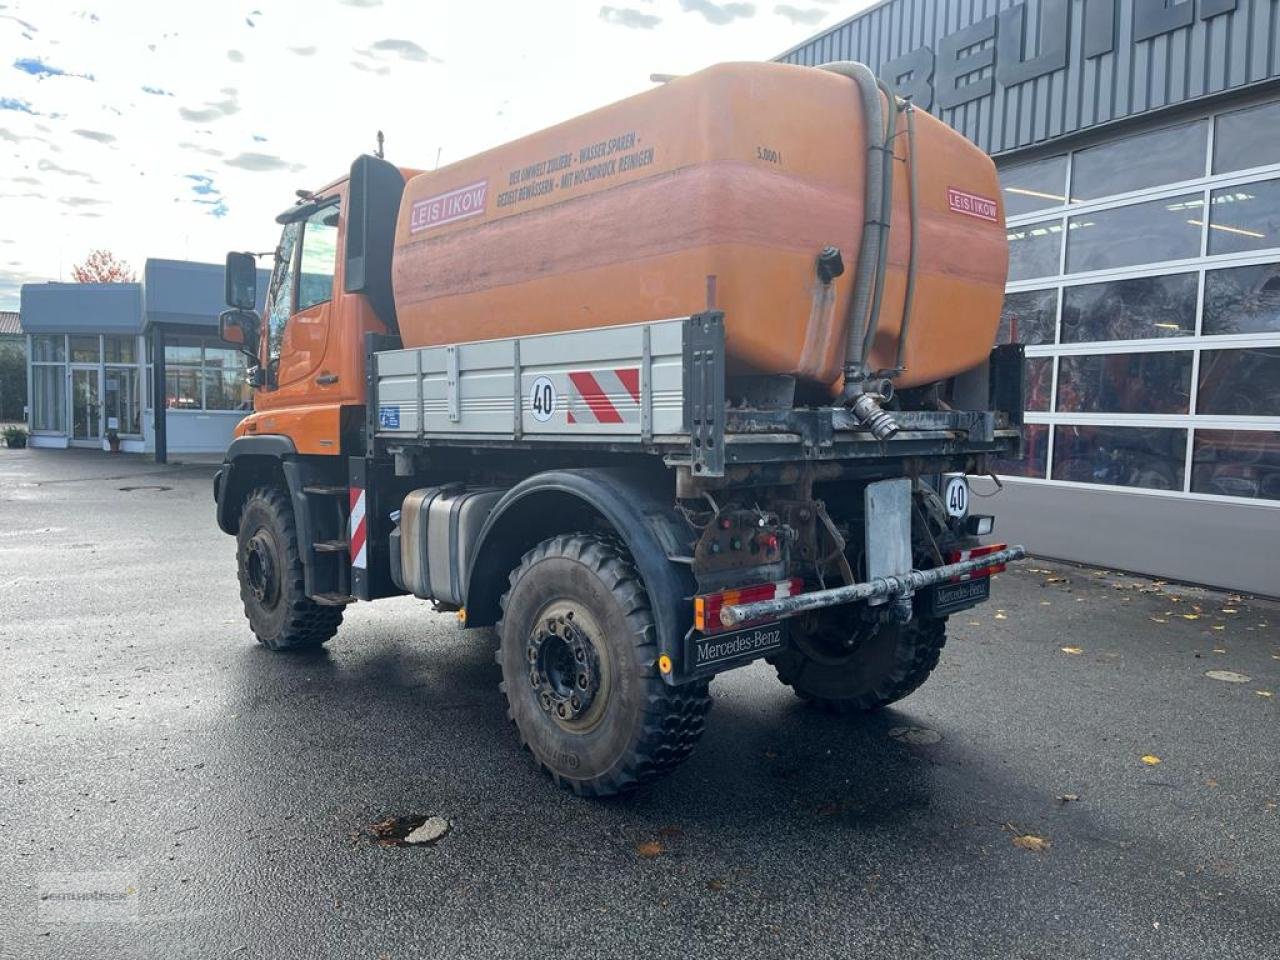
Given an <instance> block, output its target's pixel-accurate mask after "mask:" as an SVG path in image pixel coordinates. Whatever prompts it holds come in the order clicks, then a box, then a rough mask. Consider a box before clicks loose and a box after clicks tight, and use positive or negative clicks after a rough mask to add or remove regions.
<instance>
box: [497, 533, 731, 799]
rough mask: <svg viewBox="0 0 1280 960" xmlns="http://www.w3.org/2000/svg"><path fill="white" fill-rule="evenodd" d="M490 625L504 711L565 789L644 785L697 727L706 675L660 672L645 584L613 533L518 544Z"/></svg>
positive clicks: (679, 757)
mask: <svg viewBox="0 0 1280 960" xmlns="http://www.w3.org/2000/svg"><path fill="white" fill-rule="evenodd" d="M498 635H499V638H500V646H499V649H498V654H497V661H498V663H499V664H500V665H501V667H502V690H503V692H504V693H505V694H506V697H507V705H508V711H507V715H508V717H509V718H510V719H511V720H512V722H513V723H514V724H515V726H516V730H517V732H518V734H519V737H520V742H521V743H522V744H523V745H524V746H525V747H526V748H528V750H529V751H530V752H531V753H532V754H533V757H534V759H535V761H536V762H537V763H538V765H539V766H541V767H542V768H543V769H544V770H545V771H546V772H547V773H549V774H550V775H551V777H552V778H553V779H554V780H555V781H556V783H558V784H560V785H561V786H563V787H566V788H567V789H570V790H572V791H573V792H574V793H577V794H582V795H588V796H607V795H610V794H615V793H621V792H624V791H627V790H631V789H634V788H636V787H639V786H641V785H643V784H646V783H648V782H650V781H652V780H654V779H656V778H657V777H659V776H661V775H662V774H664V773H666V772H667V771H668V770H671V769H672V768H673V767H675V766H676V765H677V764H679V763H681V762H682V761H683V760H684V759H685V758H686V757H688V756H689V754H690V752H692V750H693V746H694V744H695V743H696V742H697V740H698V738H699V737H700V736H701V735H702V730H703V725H704V722H705V717H706V713H707V710H708V709H709V708H710V706H711V699H710V697H708V696H707V684H706V682H705V681H702V682H697V683H692V684H686V685H684V686H681V687H671V686H668V685H667V684H666V683H664V682H663V680H662V677H661V676H660V675H659V673H658V669H657V665H656V661H657V657H658V646H657V631H656V627H655V626H654V621H653V614H652V612H651V610H650V606H649V595H648V592H647V591H646V590H645V587H644V584H643V583H642V582H641V580H640V576H639V574H638V573H637V572H636V570H635V567H634V566H633V565H632V563H631V559H630V557H629V555H628V554H627V552H626V551H625V549H623V548H622V547H621V546H620V545H618V544H617V543H615V542H614V541H612V540H607V539H605V538H603V537H598V536H594V535H590V534H571V535H564V536H558V537H552V538H551V539H549V540H544V541H543V542H542V543H540V544H538V546H536V547H534V548H533V549H532V550H530V551H529V552H528V553H527V554H525V556H524V558H523V560H522V561H521V563H520V566H519V568H517V569H516V571H515V572H514V573H512V575H511V589H510V590H509V591H508V592H507V594H506V596H504V597H503V599H502V620H501V622H500V623H499V624H498Z"/></svg>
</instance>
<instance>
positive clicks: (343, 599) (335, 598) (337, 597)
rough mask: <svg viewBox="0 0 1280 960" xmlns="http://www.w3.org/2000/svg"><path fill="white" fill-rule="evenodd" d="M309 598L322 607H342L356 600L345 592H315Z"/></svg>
mask: <svg viewBox="0 0 1280 960" xmlns="http://www.w3.org/2000/svg"><path fill="white" fill-rule="evenodd" d="M311 599H312V600H314V601H315V602H316V603H318V604H319V605H320V606H322V607H344V606H346V605H347V604H348V603H355V602H356V598H355V597H351V596H348V595H347V594H345V593H317V594H316V595H315V596H314V597H312V598H311Z"/></svg>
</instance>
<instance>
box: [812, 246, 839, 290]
mask: <svg viewBox="0 0 1280 960" xmlns="http://www.w3.org/2000/svg"><path fill="white" fill-rule="evenodd" d="M816 266H817V270H818V279H819V280H821V281H822V283H823V285H826V284H829V283H830V282H831V281H832V280H834V279H835V278H836V277H838V276H840V274H842V273H844V257H842V256H841V255H840V248H839V247H823V248H822V252H821V253H819V254H818V260H817V265H816Z"/></svg>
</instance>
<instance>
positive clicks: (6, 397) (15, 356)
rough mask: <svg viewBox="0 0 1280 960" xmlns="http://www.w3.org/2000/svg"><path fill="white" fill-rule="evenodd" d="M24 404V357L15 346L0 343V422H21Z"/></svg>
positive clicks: (25, 361)
mask: <svg viewBox="0 0 1280 960" xmlns="http://www.w3.org/2000/svg"><path fill="white" fill-rule="evenodd" d="M26 403H27V358H26V355H25V354H24V353H23V352H22V348H21V347H19V346H18V345H17V344H12V343H0V421H9V420H22V419H23V417H22V408H23V407H24V406H25V405H26Z"/></svg>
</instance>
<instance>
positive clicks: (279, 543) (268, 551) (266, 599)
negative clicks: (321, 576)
mask: <svg viewBox="0 0 1280 960" xmlns="http://www.w3.org/2000/svg"><path fill="white" fill-rule="evenodd" d="M236 551H237V568H238V570H239V575H240V599H241V600H242V601H243V602H244V614H245V616H246V617H248V618H249V627H250V629H252V630H253V634H254V636H255V637H257V638H258V642H259V643H261V644H262V645H263V646H264V647H266V648H267V649H269V650H276V651H283V650H312V649H315V648H316V647H319V646H320V645H321V644H322V643H324V642H325V641H326V640H328V639H329V638H330V637H332V636H333V635H334V634H335V633H337V631H338V625H339V624H341V623H342V610H343V608H342V607H326V606H321V605H320V604H318V603H316V602H315V601H314V600H311V599H309V598H308V597H307V595H306V594H305V593H304V592H303V590H304V584H303V574H302V555H301V553H300V552H299V549H298V529H297V526H296V525H295V523H294V520H293V504H291V503H290V502H289V498H288V497H287V496H286V495H285V494H284V492H283V491H281V490H279V489H277V488H275V487H259V488H258V489H256V490H254V491H253V492H252V493H251V494H249V498H248V499H247V500H245V503H244V507H243V509H242V510H241V511H240V533H239V534H238V535H237V537H236Z"/></svg>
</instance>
